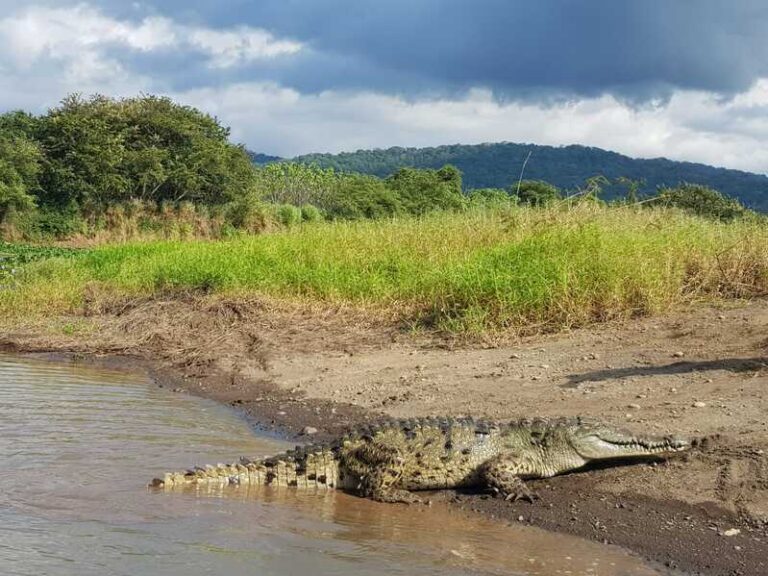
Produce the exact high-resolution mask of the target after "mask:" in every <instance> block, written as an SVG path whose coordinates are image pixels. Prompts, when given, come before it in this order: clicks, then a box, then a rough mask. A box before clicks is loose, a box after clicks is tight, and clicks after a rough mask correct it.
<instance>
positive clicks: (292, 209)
mask: <svg viewBox="0 0 768 576" xmlns="http://www.w3.org/2000/svg"><path fill="white" fill-rule="evenodd" d="M276 215H277V221H278V222H280V224H282V225H283V226H288V227H290V226H295V225H296V224H300V223H301V208H299V207H298V206H294V205H293V204H280V205H279V206H278V207H277V210H276Z"/></svg>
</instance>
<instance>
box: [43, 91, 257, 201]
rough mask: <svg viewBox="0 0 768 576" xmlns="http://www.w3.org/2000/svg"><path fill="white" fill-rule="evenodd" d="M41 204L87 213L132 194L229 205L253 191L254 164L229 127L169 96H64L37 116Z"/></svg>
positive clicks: (149, 197)
mask: <svg viewBox="0 0 768 576" xmlns="http://www.w3.org/2000/svg"><path fill="white" fill-rule="evenodd" d="M34 132H35V135H36V138H37V139H38V140H39V142H40V145H41V147H42V150H43V152H44V155H45V163H44V170H43V174H42V175H41V184H42V191H41V201H42V202H43V203H46V204H51V205H58V206H63V205H67V204H68V203H70V202H72V201H75V202H76V203H77V204H78V205H79V206H80V207H81V208H83V209H85V210H86V211H94V212H99V211H102V210H103V209H104V208H105V207H106V206H107V205H108V204H111V203H115V202H124V201H127V200H129V199H134V198H138V199H143V200H151V201H154V202H164V201H172V202H179V201H182V200H185V201H192V202H203V203H210V204H216V203H224V202H227V201H229V200H232V199H233V198H236V197H237V196H238V195H239V194H243V193H246V192H248V191H249V190H250V189H252V188H253V186H254V182H255V172H254V167H253V165H252V164H251V161H250V157H249V156H248V154H247V152H246V151H245V149H244V148H243V147H241V146H235V145H233V144H231V143H230V142H229V129H227V128H225V127H223V126H221V125H220V124H219V122H218V120H216V119H215V118H213V117H211V116H209V115H207V114H204V113H202V112H200V111H199V110H197V109H195V108H192V107H189V106H182V105H180V104H176V103H174V102H173V101H171V100H170V99H168V98H162V97H157V96H140V97H137V98H127V99H122V100H115V99H112V98H108V97H106V96H99V95H96V96H92V97H90V98H88V99H86V98H83V97H82V96H80V95H77V94H75V95H71V96H68V97H67V98H65V99H64V100H63V101H62V103H61V105H60V106H59V107H57V108H54V109H52V110H50V111H49V112H48V114H46V115H45V116H43V117H41V118H40V119H39V120H38V121H37V126H36V127H35V130H34Z"/></svg>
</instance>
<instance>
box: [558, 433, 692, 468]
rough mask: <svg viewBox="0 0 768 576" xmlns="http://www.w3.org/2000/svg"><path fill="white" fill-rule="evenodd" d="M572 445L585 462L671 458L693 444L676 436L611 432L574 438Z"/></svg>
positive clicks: (581, 435)
mask: <svg viewBox="0 0 768 576" xmlns="http://www.w3.org/2000/svg"><path fill="white" fill-rule="evenodd" d="M570 440H571V446H572V447H573V448H574V449H575V450H576V452H577V453H578V454H579V455H580V456H581V457H582V458H584V459H585V460H587V461H590V460H608V459H616V458H646V457H653V456H669V455H671V454H675V453H677V452H684V451H686V450H689V449H690V448H691V443H690V441H688V440H686V439H684V438H677V437H673V436H666V437H656V436H636V435H633V434H630V433H625V432H615V431H610V430H599V431H597V430H596V431H593V432H591V433H588V434H580V435H576V436H574V437H572V438H571V439H570Z"/></svg>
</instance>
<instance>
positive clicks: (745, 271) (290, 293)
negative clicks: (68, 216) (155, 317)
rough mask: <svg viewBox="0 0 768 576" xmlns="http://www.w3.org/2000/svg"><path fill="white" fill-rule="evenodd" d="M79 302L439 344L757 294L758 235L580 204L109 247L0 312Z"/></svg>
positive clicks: (761, 270) (767, 270)
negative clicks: (253, 299)
mask: <svg viewBox="0 0 768 576" xmlns="http://www.w3.org/2000/svg"><path fill="white" fill-rule="evenodd" d="M89 291H90V292H93V291H97V292H100V293H102V294H109V297H110V298H125V297H133V296H152V295H154V294H158V293H168V292H174V291H205V292H207V293H219V294H230V295H232V294H259V295H262V296H266V297H271V298H276V299H286V300H291V301H298V302H306V303H312V304H313V305H317V304H320V305H337V304H340V303H342V304H350V305H354V306H358V307H362V308H367V309H370V310H372V311H387V312H388V313H389V314H390V315H394V316H395V317H397V318H400V319H401V320H404V321H415V322H419V323H424V324H430V325H433V326H436V327H439V328H442V329H448V330H451V331H462V330H471V331H484V330H498V329H509V328H512V329H518V330H525V331H538V330H553V329H559V328H564V327H572V326H578V325H583V324H586V323H590V322H594V321H603V320H609V319H613V318H626V317H632V316H639V315H645V314H651V313H656V312H659V311H661V310H664V309H667V308H669V307H672V306H675V305H677V304H680V303H683V302H688V301H691V300H696V299H703V298H730V297H750V296H756V295H763V294H767V293H768V228H767V227H766V226H765V225H764V224H761V223H758V222H736V223H732V224H723V223H719V222H713V221H708V220H703V219H699V218H695V217H691V216H687V215H684V214H682V213H680V212H676V211H672V210H637V209H633V208H626V207H624V208H622V207H618V208H617V207H613V208H605V207H599V206H594V205H588V204H585V205H581V206H577V207H575V208H570V209H564V208H562V207H560V208H552V209H526V208H516V209H512V210H504V211H478V212H473V213H468V214H436V215H432V216H429V217H425V218H422V219H398V220H393V221H367V222H354V223H350V222H338V223H319V224H311V225H304V226H301V227H297V228H294V229H291V230H286V231H284V232H280V233H276V234H271V235H262V236H253V237H241V238H236V239H232V240H223V241H216V242H205V241H162V242H151V243H143V244H137V243H134V244H123V245H113V246H104V247H100V248H95V249H93V250H91V251H89V252H88V253H86V254H84V255H82V256H81V257H79V258H77V259H75V260H60V259H50V260H46V261H44V262H39V263H36V264H34V265H31V266H30V267H28V268H27V269H26V270H25V272H24V274H23V277H22V279H21V284H20V286H19V288H18V289H17V290H15V291H10V292H9V291H6V292H5V293H3V294H0V313H2V314H13V313H14V312H13V311H14V309H16V310H19V309H20V310H25V311H26V312H27V313H38V314H57V313H62V312H66V311H76V310H77V309H78V308H79V307H80V306H81V305H82V303H83V299H84V297H85V295H86V293H87V292H89ZM29 303H32V305H29Z"/></svg>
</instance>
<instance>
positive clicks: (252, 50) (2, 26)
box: [0, 4, 302, 70]
mask: <svg viewBox="0 0 768 576" xmlns="http://www.w3.org/2000/svg"><path fill="white" fill-rule="evenodd" d="M0 42H2V46H3V47H4V53H5V56H4V58H3V60H4V61H5V64H6V66H11V67H13V68H17V69H22V70H30V69H31V68H32V67H34V66H36V65H37V64H38V62H39V61H40V60H41V59H51V60H55V61H60V62H65V63H68V64H71V65H73V66H74V65H76V64H77V63H76V61H77V60H86V61H89V62H90V63H91V64H92V65H94V66H95V67H96V68H97V69H100V68H103V67H104V66H105V65H107V66H110V67H111V68H113V69H115V68H116V67H115V65H114V63H109V62H110V57H109V56H108V55H107V54H108V52H109V50H110V49H111V48H115V47H118V48H123V49H129V50H134V51H138V52H153V51H159V50H187V51H188V50H196V51H199V52H201V53H202V54H203V55H204V56H205V57H207V58H208V63H209V65H210V66H211V67H217V68H226V67H230V66H235V65H238V64H244V63H247V62H250V61H254V60H261V59H269V58H275V57H278V56H284V55H291V54H295V53H297V52H299V51H300V50H301V49H302V45H301V44H300V43H298V42H293V41H288V40H278V39H276V38H275V37H274V36H273V35H272V34H270V33H269V32H267V31H265V30H261V29H258V28H250V27H247V26H241V27H238V28H235V29H227V30H216V29H211V28H203V27H194V26H186V25H183V24H179V23H177V22H175V21H173V20H171V19H168V18H163V17H149V18H145V19H144V20H142V21H140V22H133V21H129V20H117V19H114V18H111V17H109V16H105V15H104V14H103V13H102V12H101V11H99V10H98V9H97V8H95V7H93V6H91V5H89V4H78V5H76V6H72V7H66V8H51V7H42V6H32V7H30V8H27V9H26V10H23V11H20V12H18V13H16V14H13V15H10V16H6V17H5V18H2V19H0ZM79 67H80V68H83V63H82V62H81V63H79Z"/></svg>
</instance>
